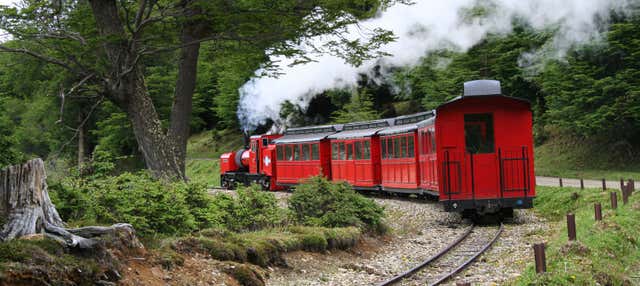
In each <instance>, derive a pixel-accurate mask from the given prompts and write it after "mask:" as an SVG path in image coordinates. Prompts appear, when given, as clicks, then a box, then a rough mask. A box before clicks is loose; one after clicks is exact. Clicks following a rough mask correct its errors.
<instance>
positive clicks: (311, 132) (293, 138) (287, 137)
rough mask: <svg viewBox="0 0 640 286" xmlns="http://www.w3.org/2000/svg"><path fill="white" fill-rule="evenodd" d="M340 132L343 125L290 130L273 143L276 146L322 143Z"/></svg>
mask: <svg viewBox="0 0 640 286" xmlns="http://www.w3.org/2000/svg"><path fill="white" fill-rule="evenodd" d="M340 130H342V125H341V124H336V125H320V126H309V127H299V128H289V129H287V131H285V132H284V136H282V137H280V138H278V139H275V140H273V142H274V143H275V144H282V143H297V142H312V141H320V140H322V139H325V138H327V136H329V135H331V134H334V133H336V132H339V131H340Z"/></svg>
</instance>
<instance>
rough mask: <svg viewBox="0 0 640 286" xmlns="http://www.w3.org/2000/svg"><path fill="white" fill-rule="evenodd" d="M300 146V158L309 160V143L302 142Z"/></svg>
mask: <svg viewBox="0 0 640 286" xmlns="http://www.w3.org/2000/svg"><path fill="white" fill-rule="evenodd" d="M300 146H302V160H305V161H309V159H310V158H309V157H310V156H309V144H303V145H300Z"/></svg>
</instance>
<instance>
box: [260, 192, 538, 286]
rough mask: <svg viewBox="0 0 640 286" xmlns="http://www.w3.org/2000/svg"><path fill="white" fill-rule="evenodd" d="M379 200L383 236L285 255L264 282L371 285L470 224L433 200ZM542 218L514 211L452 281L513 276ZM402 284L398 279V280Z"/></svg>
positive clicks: (487, 281) (527, 258)
mask: <svg viewBox="0 0 640 286" xmlns="http://www.w3.org/2000/svg"><path fill="white" fill-rule="evenodd" d="M376 201H377V202H378V203H380V204H382V205H384V206H385V208H386V210H387V214H388V218H387V223H388V224H389V226H390V227H391V228H392V229H393V230H392V233H391V234H390V235H389V236H387V237H386V238H384V239H382V240H381V239H374V238H365V239H364V241H363V243H361V245H360V246H358V247H356V248H355V249H351V250H349V251H334V252H332V253H326V254H317V253H307V252H294V253H290V254H287V255H286V260H287V263H288V265H289V267H288V268H275V269H271V271H270V278H269V280H268V281H267V285H375V284H376V283H379V282H382V281H384V280H386V279H389V278H391V277H393V276H394V275H396V274H399V273H401V272H403V271H405V270H407V269H409V268H411V267H413V266H415V265H416V264H418V263H420V262H422V261H423V260H424V259H426V258H428V257H430V256H432V255H434V254H435V253H437V252H438V251H439V250H440V249H442V248H444V247H445V246H446V245H447V244H449V243H450V242H451V241H453V240H454V239H455V238H457V237H458V236H460V235H461V234H462V233H463V232H464V231H465V230H466V229H467V228H468V227H469V225H470V223H469V222H468V221H466V220H462V219H461V217H460V216H459V215H457V214H451V213H446V212H444V211H442V207H441V206H440V205H439V204H438V203H436V202H416V201H406V200H392V199H385V200H383V199H376ZM545 229H547V226H546V224H545V223H544V222H543V221H542V220H540V219H538V218H537V217H535V216H534V215H533V214H532V212H530V211H526V210H525V211H516V213H515V218H514V222H513V223H511V224H507V225H505V229H504V232H503V234H502V235H501V237H500V239H499V240H498V241H497V242H496V244H494V246H493V247H492V248H491V249H490V250H489V251H488V252H487V253H486V254H484V255H483V256H481V257H480V258H479V259H478V260H477V261H476V263H475V264H473V265H472V266H471V267H469V268H468V269H467V270H465V271H463V272H462V273H460V274H458V275H457V276H456V277H455V278H454V279H452V281H450V282H448V285H455V282H471V283H472V284H473V285H496V284H501V283H503V282H505V281H508V280H512V279H514V278H516V277H517V276H518V275H519V273H521V272H522V271H523V270H524V268H525V267H526V264H527V263H529V262H531V261H533V260H532V259H533V258H532V256H533V251H532V250H531V247H532V244H533V243H536V242H538V241H541V240H543V238H542V237H540V234H541V233H543V230H545ZM400 285H402V283H400Z"/></svg>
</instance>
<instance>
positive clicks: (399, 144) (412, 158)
mask: <svg viewBox="0 0 640 286" xmlns="http://www.w3.org/2000/svg"><path fill="white" fill-rule="evenodd" d="M432 116H433V112H431V111H429V112H422V113H418V114H413V115H408V116H400V117H397V118H394V119H393V125H394V126H392V127H389V128H385V129H383V130H382V131H380V132H378V135H380V145H381V162H382V163H381V173H382V184H381V187H382V190H384V191H389V192H398V193H415V194H422V193H423V190H422V189H421V188H420V179H419V167H418V158H417V157H416V154H417V152H416V151H417V147H416V144H415V142H416V130H417V129H418V126H417V123H418V122H420V121H424V120H426V119H427V118H430V117H432Z"/></svg>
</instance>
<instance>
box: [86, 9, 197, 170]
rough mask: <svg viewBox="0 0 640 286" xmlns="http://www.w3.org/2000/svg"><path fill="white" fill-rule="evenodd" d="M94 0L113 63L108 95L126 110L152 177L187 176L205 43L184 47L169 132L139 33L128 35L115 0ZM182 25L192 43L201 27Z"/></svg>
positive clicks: (95, 13)
mask: <svg viewBox="0 0 640 286" xmlns="http://www.w3.org/2000/svg"><path fill="white" fill-rule="evenodd" d="M90 3H91V8H92V11H93V15H94V18H95V20H96V25H97V28H98V31H99V32H100V34H101V35H102V36H104V37H106V38H109V39H110V40H109V41H107V42H105V44H104V45H103V47H104V50H105V54H106V55H107V58H108V59H109V61H110V65H111V66H110V74H109V75H108V77H109V78H108V79H106V80H105V83H106V91H107V94H108V95H109V98H110V99H111V100H112V101H113V102H114V103H116V105H118V106H119V107H120V108H121V109H122V110H123V111H125V112H126V113H127V115H128V117H129V120H131V123H132V126H133V133H134V135H135V137H136V141H137V143H138V147H139V148H140V150H141V152H142V154H143V157H144V160H145V164H146V165H147V168H148V169H149V170H150V171H151V172H152V173H153V175H154V176H155V177H159V178H167V179H182V180H185V179H186V176H185V158H186V148H187V139H188V136H189V123H190V119H191V110H192V99H193V92H194V89H195V83H196V72H197V63H198V56H199V49H200V44H199V43H195V44H189V45H185V46H184V47H183V48H182V50H181V57H180V64H179V71H178V79H177V81H176V91H175V99H174V104H173V108H172V111H171V123H170V127H169V130H168V131H165V130H164V129H163V128H162V124H161V122H160V117H159V116H158V113H157V111H156V109H155V107H154V105H153V101H152V100H151V97H150V96H149V93H148V91H147V86H146V83H145V78H144V74H143V72H142V68H141V67H139V64H138V57H139V54H138V52H139V51H137V46H136V38H135V37H136V35H133V38H130V36H129V35H128V34H127V33H125V30H124V26H123V22H122V20H121V19H120V16H119V14H118V7H117V4H116V1H115V0H91V1H90ZM183 25H185V28H184V29H183V31H182V37H181V42H183V43H191V42H193V41H194V40H195V39H196V35H197V32H198V28H197V27H196V26H190V24H188V23H186V24H183Z"/></svg>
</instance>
